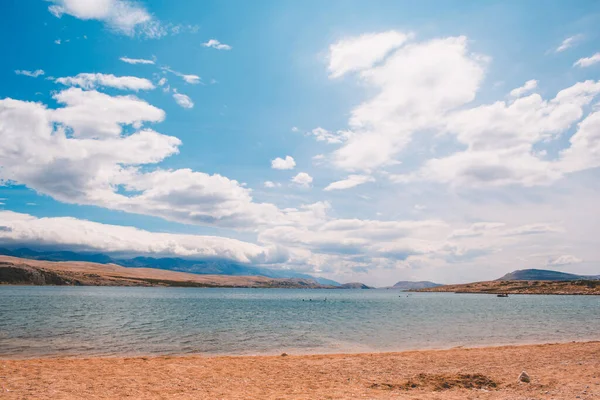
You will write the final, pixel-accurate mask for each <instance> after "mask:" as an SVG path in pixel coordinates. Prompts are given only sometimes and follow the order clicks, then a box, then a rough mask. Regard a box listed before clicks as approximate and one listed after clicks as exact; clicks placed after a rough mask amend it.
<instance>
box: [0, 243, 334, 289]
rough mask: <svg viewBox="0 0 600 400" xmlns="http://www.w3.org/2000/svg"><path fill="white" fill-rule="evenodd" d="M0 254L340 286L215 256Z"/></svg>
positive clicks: (2, 251) (26, 251) (56, 252)
mask: <svg viewBox="0 0 600 400" xmlns="http://www.w3.org/2000/svg"><path fill="white" fill-rule="evenodd" d="M0 255H4V256H10V257H19V258H26V259H30V260H41V261H80V262H92V263H98V264H116V265H120V266H123V267H127V268H155V269H161V270H166V271H176V272H187V273H191V274H197V275H227V276H264V277H267V278H275V279H277V278H284V279H293V278H295V279H311V280H313V281H315V282H316V283H318V284H321V285H328V286H341V283H339V282H336V281H334V280H331V279H327V278H320V277H315V276H312V275H309V274H304V273H300V272H296V271H294V270H275V269H270V268H262V267H256V266H252V265H246V264H242V263H237V262H233V261H230V260H224V259H218V258H206V259H197V260H192V259H184V258H179V257H162V258H154V257H144V256H138V257H133V258H113V257H111V256H108V255H106V254H103V253H84V252H81V253H80V252H74V251H66V250H53V251H36V250H32V249H29V248H18V249H15V250H11V249H7V248H0Z"/></svg>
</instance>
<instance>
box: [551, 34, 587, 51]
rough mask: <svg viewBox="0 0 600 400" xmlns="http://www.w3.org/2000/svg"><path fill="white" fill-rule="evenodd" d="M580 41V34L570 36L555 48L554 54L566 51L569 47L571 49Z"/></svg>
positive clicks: (581, 37) (581, 36)
mask: <svg viewBox="0 0 600 400" xmlns="http://www.w3.org/2000/svg"><path fill="white" fill-rule="evenodd" d="M582 39H583V35H581V34H579V35H574V36H570V37H568V38H566V39H565V40H563V41H562V42H561V44H560V45H559V46H558V47H557V48H556V50H555V52H556V53H560V52H563V51H565V50H567V49H570V48H571V47H573V46H575V45H576V44H577V43H579V42H580V41H581V40H582Z"/></svg>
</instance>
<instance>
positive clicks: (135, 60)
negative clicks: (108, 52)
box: [119, 57, 154, 64]
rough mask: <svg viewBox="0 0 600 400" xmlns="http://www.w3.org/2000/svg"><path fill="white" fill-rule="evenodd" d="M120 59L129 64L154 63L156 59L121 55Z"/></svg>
mask: <svg viewBox="0 0 600 400" xmlns="http://www.w3.org/2000/svg"><path fill="white" fill-rule="evenodd" d="M119 60H121V61H123V62H125V63H127V64H154V60H146V59H144V58H129V57H121V58H119Z"/></svg>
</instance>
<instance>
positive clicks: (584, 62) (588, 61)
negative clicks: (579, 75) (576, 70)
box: [573, 53, 600, 68]
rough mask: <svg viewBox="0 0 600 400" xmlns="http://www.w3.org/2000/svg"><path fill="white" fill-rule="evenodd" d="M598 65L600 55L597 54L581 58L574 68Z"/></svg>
mask: <svg viewBox="0 0 600 400" xmlns="http://www.w3.org/2000/svg"><path fill="white" fill-rule="evenodd" d="M598 63H600V53H596V54H594V55H593V56H590V57H584V58H580V59H579V60H577V61H575V64H573V66H576V67H582V68H585V67H590V66H592V65H594V64H598Z"/></svg>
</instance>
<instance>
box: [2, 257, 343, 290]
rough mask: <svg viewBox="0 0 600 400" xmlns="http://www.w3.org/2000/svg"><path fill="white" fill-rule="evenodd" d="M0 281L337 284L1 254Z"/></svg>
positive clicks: (246, 285) (241, 285) (271, 285)
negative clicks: (35, 258) (55, 260)
mask: <svg viewBox="0 0 600 400" xmlns="http://www.w3.org/2000/svg"><path fill="white" fill-rule="evenodd" d="M0 284H13V285H71V286H181V287H239V288H314V289H322V288H336V286H326V285H321V284H318V283H316V282H315V281H313V280H311V279H299V278H268V277H264V276H229V275H198V274H190V273H185V272H175V271H166V270H161V269H154V268H126V267H122V266H120V265H116V264H100V263H91V262H82V261H68V262H51V261H41V260H28V259H24V258H16V257H9V256H0Z"/></svg>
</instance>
